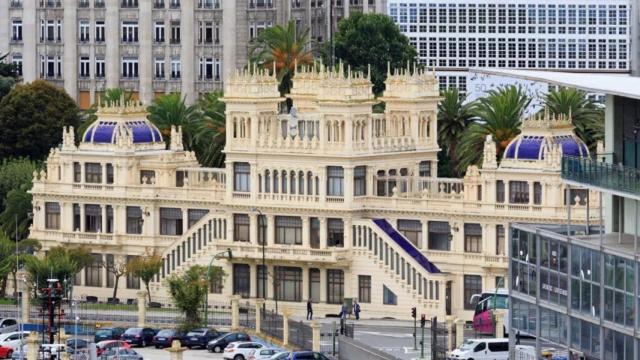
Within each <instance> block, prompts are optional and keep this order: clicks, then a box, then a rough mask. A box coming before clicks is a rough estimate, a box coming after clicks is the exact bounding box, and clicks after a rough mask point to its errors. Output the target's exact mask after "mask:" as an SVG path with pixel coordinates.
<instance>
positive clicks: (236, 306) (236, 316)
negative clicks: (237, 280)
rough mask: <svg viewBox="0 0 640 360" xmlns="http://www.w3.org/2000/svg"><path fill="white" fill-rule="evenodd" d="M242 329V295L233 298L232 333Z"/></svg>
mask: <svg viewBox="0 0 640 360" xmlns="http://www.w3.org/2000/svg"><path fill="white" fill-rule="evenodd" d="M238 329H240V295H233V296H232V297H231V331H237V330H238Z"/></svg>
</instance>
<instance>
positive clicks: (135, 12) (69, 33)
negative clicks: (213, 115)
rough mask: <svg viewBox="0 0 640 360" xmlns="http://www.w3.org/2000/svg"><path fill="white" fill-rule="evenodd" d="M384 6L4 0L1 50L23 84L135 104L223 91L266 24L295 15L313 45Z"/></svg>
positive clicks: (259, 0)
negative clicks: (131, 95) (132, 96)
mask: <svg viewBox="0 0 640 360" xmlns="http://www.w3.org/2000/svg"><path fill="white" fill-rule="evenodd" d="M347 1H348V2H347ZM385 9H386V0H364V1H363V0H225V1H222V0H144V1H141V0H3V1H0V54H6V53H9V57H8V59H9V60H10V61H12V62H13V63H15V64H18V65H19V66H20V69H21V72H22V76H23V78H24V80H25V81H33V80H35V79H46V80H48V81H51V82H52V83H54V84H56V85H59V86H60V87H64V88H65V90H66V91H67V92H68V93H69V95H71V97H72V98H74V99H76V100H77V101H78V102H79V104H80V105H81V106H82V107H87V106H89V105H90V104H91V103H93V102H95V100H96V98H97V96H99V93H100V92H101V91H104V90H105V89H107V88H114V87H122V88H125V89H129V90H133V91H134V92H136V93H137V94H138V95H139V97H140V99H141V100H142V101H143V102H144V103H149V102H150V101H151V100H152V99H153V97H154V95H155V94H162V93H171V92H182V94H183V95H184V96H186V98H187V101H193V100H195V99H196V98H197V97H198V95H199V94H201V93H204V92H208V91H211V90H214V89H222V81H223V80H224V77H225V74H226V73H227V72H228V71H230V70H231V69H235V68H236V67H242V66H244V65H246V64H247V61H248V53H249V47H250V43H251V40H252V39H253V38H255V37H256V36H257V35H258V34H259V33H260V32H261V31H262V30H264V29H265V28H267V27H269V26H273V25H275V24H283V23H285V22H287V21H289V20H294V21H295V22H296V24H297V26H298V28H299V29H305V28H308V29H310V32H309V36H310V38H311V39H312V40H313V41H314V43H318V44H322V43H324V42H325V41H326V40H327V39H328V38H329V36H330V34H331V32H332V31H333V30H334V29H335V24H337V22H338V21H339V20H340V19H341V18H342V17H345V16H348V15H349V13H350V12H351V11H364V12H383V11H384V10H385Z"/></svg>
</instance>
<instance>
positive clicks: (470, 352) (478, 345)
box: [447, 338, 509, 360]
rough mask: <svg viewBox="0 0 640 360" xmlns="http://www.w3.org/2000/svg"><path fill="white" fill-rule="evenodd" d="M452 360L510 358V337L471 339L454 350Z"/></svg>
mask: <svg viewBox="0 0 640 360" xmlns="http://www.w3.org/2000/svg"><path fill="white" fill-rule="evenodd" d="M447 359H450V360H471V359H473V360H508V359H509V339H506V338H501V339H469V340H467V341H465V342H464V343H463V344H462V345H461V346H460V347H459V348H457V349H455V350H453V351H452V352H451V354H450V355H449V357H448V358H447Z"/></svg>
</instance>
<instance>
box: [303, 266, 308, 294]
mask: <svg viewBox="0 0 640 360" xmlns="http://www.w3.org/2000/svg"><path fill="white" fill-rule="evenodd" d="M309 298H310V296H309V267H308V266H303V267H302V301H307V300H309Z"/></svg>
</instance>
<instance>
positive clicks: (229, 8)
mask: <svg viewBox="0 0 640 360" xmlns="http://www.w3.org/2000/svg"><path fill="white" fill-rule="evenodd" d="M220 3H221V4H222V13H223V14H225V16H224V21H223V22H222V34H221V35H222V40H221V44H222V49H223V51H222V74H223V75H222V81H223V82H224V83H225V84H226V83H227V81H228V80H229V76H230V75H231V74H233V72H234V71H235V69H236V21H237V18H236V6H237V5H236V3H237V1H221V2H220Z"/></svg>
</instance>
